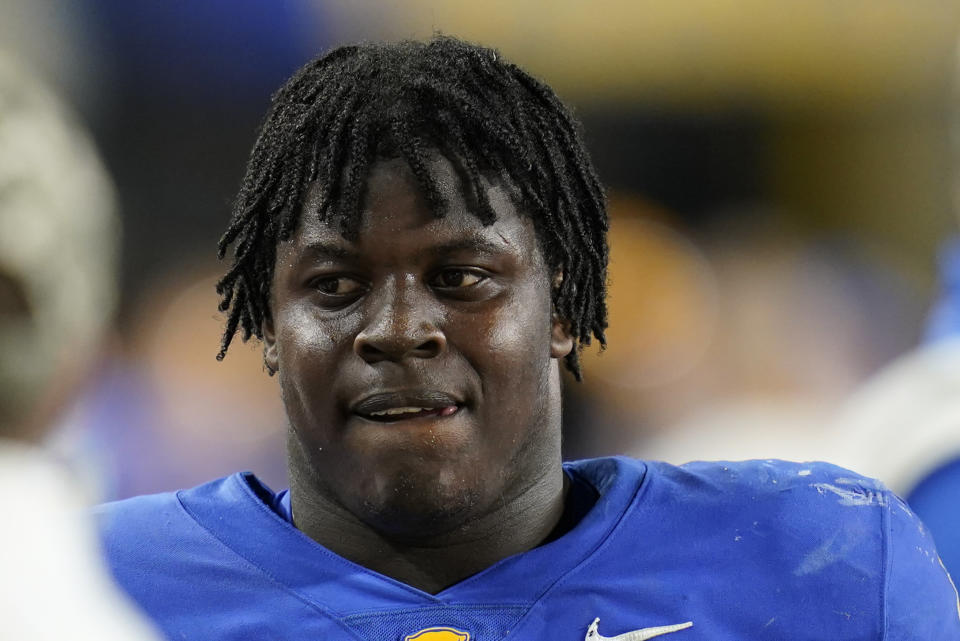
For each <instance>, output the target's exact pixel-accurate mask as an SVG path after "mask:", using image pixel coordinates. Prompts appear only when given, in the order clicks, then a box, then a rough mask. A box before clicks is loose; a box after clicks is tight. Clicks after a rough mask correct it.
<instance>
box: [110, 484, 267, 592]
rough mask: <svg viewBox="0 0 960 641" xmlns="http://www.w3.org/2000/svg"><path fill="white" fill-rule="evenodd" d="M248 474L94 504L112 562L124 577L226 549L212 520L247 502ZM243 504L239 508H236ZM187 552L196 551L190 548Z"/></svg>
mask: <svg viewBox="0 0 960 641" xmlns="http://www.w3.org/2000/svg"><path fill="white" fill-rule="evenodd" d="M243 487H245V484H244V481H243V477H242V475H240V474H235V475H232V476H228V477H225V478H222V479H218V480H215V481H211V482H210V483H206V484H204V485H200V486H197V487H195V488H192V489H187V490H179V491H176V492H164V493H160V494H150V495H145V496H137V497H134V498H129V499H124V500H121V501H114V502H111V503H105V504H102V505H99V506H97V507H95V508H94V509H93V516H94V518H95V520H96V523H97V526H98V530H99V532H100V537H101V540H102V544H103V548H104V552H105V554H106V557H107V561H108V563H109V564H110V565H111V566H112V567H113V568H114V571H115V573H117V574H118V575H120V577H121V578H122V577H123V575H125V574H130V575H138V574H142V575H143V576H147V574H146V570H147V569H153V568H157V567H161V566H162V567H165V568H168V569H172V568H177V567H180V566H185V565H189V564H190V563H191V562H196V561H197V560H198V559H199V558H200V557H201V556H204V557H206V558H212V557H215V556H217V555H218V554H223V552H222V548H223V546H222V544H221V543H220V542H219V541H218V540H217V538H216V537H215V536H214V535H213V533H212V532H211V531H210V527H209V523H210V522H212V521H213V522H215V521H216V520H217V519H222V518H223V514H224V513H227V512H229V510H230V508H231V506H237V505H242V504H243V503H244V502H245V501H246V502H250V501H251V498H248V497H246V496H245V494H248V493H245V492H244V491H243V489H242V488H243ZM236 509H238V508H236V507H234V510H236ZM186 551H192V552H191V553H186Z"/></svg>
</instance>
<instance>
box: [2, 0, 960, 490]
mask: <svg viewBox="0 0 960 641" xmlns="http://www.w3.org/2000/svg"><path fill="white" fill-rule="evenodd" d="M958 28H960V4H958V3H956V2H945V1H943V0H913V1H912V2H909V3H904V2H902V1H900V0H847V1H845V2H836V1H835V0H778V1H777V2H769V0H686V1H685V2H651V1H635V0H610V1H607V2H592V3H586V2H571V1H568V0H550V1H549V2H548V1H546V0H542V1H528V2H508V1H505V0H487V1H486V2H483V3H460V2H444V3H438V2H429V1H427V0H393V1H390V2H384V1H382V0H377V1H374V0H364V1H356V2H347V1H346V0H343V1H321V0H312V1H308V0H300V1H293V0H291V1H288V2H268V1H266V0H262V1H252V0H230V1H227V0H207V1H204V2H186V1H183V0H180V1H169V2H162V3H161V2H122V1H120V0H75V1H74V2H71V3H61V2H54V1H52V0H0V50H3V51H5V53H6V55H8V56H10V57H11V58H13V59H14V60H16V61H17V62H18V63H21V64H24V65H27V66H29V67H30V68H31V69H33V70H34V71H33V73H35V74H36V75H37V76H38V77H40V78H43V79H44V80H45V81H46V83H47V84H48V85H49V86H50V87H52V88H53V89H54V90H55V91H56V92H58V93H59V94H60V95H61V96H62V97H63V98H64V99H65V100H66V102H67V103H69V105H70V106H71V108H72V109H73V110H74V111H75V112H76V113H77V114H78V116H79V120H81V121H82V122H84V123H85V125H86V126H87V127H88V128H89V130H90V132H91V135H92V138H93V141H94V143H95V145H96V147H97V148H98V149H99V151H100V153H101V155H102V157H103V160H104V164H105V166H106V169H107V171H108V173H109V174H110V175H111V177H112V180H113V183H114V186H115V190H116V202H117V211H118V212H119V218H120V224H121V226H122V236H121V237H122V241H121V245H120V253H119V259H118V265H119V270H120V271H119V273H120V278H119V282H118V288H119V289H118V298H117V301H118V302H117V305H116V313H115V315H114V317H112V318H111V326H110V329H109V332H108V340H106V341H103V348H102V350H101V352H100V353H99V355H98V356H97V358H96V359H95V366H94V367H93V368H92V369H90V370H89V371H88V373H87V374H85V375H84V377H83V380H82V384H81V385H80V393H79V400H75V401H72V402H71V403H70V404H69V405H68V407H67V409H66V410H65V411H63V412H59V413H58V418H57V419H56V420H57V421H58V423H59V424H60V427H59V428H58V429H57V431H56V432H55V434H54V436H53V437H52V445H53V446H55V447H57V448H59V450H60V451H62V452H63V453H64V454H65V455H66V456H69V457H71V458H74V459H75V460H82V461H84V462H85V463H84V464H85V465H86V466H87V467H88V469H89V475H88V476H89V478H90V479H91V482H92V483H94V484H95V485H96V486H97V491H98V492H99V493H100V495H101V496H105V497H107V498H121V497H126V496H130V495H132V494H138V493H144V492H153V491H161V490H169V489H174V488H178V487H183V486H188V485H193V484H196V483H200V482H203V481H205V480H208V479H210V478H213V477H216V476H221V475H225V474H228V473H230V472H233V471H236V470H238V469H252V470H254V471H255V472H257V473H258V474H259V475H260V476H261V478H263V479H264V480H265V481H266V482H267V483H268V484H271V485H272V486H274V487H279V486H283V485H284V483H285V479H284V470H283V458H282V457H283V450H282V448H283V432H284V428H285V422H284V418H283V412H282V407H281V405H280V401H279V398H278V393H277V388H276V383H275V381H274V380H272V379H271V378H269V377H268V376H267V375H266V372H265V371H264V369H263V366H262V360H261V356H260V348H259V345H249V346H241V345H236V346H235V347H234V348H233V349H231V352H230V354H229V355H228V357H227V359H226V361H225V362H224V363H217V361H216V360H215V359H214V356H215V355H216V352H217V349H218V344H219V336H220V333H221V330H222V323H223V318H222V316H221V315H220V314H218V313H217V311H216V304H217V297H216V295H215V293H214V290H213V282H214V281H215V280H216V278H217V276H218V273H219V271H220V269H221V267H220V266H219V265H218V264H217V263H216V260H215V246H216V242H217V240H218V238H219V236H220V233H221V232H222V230H223V228H224V226H225V224H226V221H227V219H228V211H229V206H230V201H231V199H232V197H233V195H234V193H235V190H236V188H237V187H238V185H239V181H240V178H241V176H242V173H243V168H244V165H245V162H246V156H247V153H248V151H249V149H250V147H251V145H252V143H253V140H254V137H255V135H256V128H257V126H258V123H259V121H260V119H261V117H262V116H263V115H264V113H265V111H266V109H267V106H268V102H269V97H270V94H271V93H272V92H273V91H274V90H275V89H276V88H277V87H278V86H279V85H280V84H281V83H282V82H283V81H284V80H285V79H286V78H287V77H288V76H289V75H290V74H291V73H292V72H293V71H294V70H295V69H297V68H298V67H299V66H300V65H302V64H303V63H305V62H306V61H308V60H309V59H311V58H313V57H315V56H316V55H318V54H320V53H321V52H323V51H324V50H326V49H328V48H329V47H331V46H335V45H338V44H343V43H347V42H352V41H356V40H374V39H384V38H387V39H397V38H403V37H428V36H429V35H430V34H432V33H434V32H438V31H439V32H443V33H449V34H453V35H457V36H460V37H463V38H466V39H469V40H474V41H477V42H481V43H484V44H488V45H492V46H495V47H497V48H499V49H500V50H501V51H502V52H503V54H504V55H506V56H507V57H509V58H511V59H512V60H514V61H515V62H517V63H519V64H520V65H521V66H524V67H525V68H527V69H528V70H530V71H531V72H533V73H534V74H535V75H538V76H539V77H541V78H542V79H544V80H545V81H546V82H547V83H549V84H550V85H552V86H553V87H554V88H555V89H556V90H557V91H558V93H559V94H560V95H561V97H562V98H563V99H564V100H566V101H567V102H568V103H569V104H571V105H572V106H573V107H574V108H575V110H576V112H577V113H578V115H579V116H580V118H581V119H582V121H583V123H584V127H585V135H586V139H587V141H588V144H589V147H590V149H591V151H592V154H593V157H594V159H595V162H596V164H597V166H598V168H599V171H600V175H601V177H602V179H603V180H604V182H605V184H606V185H607V188H608V191H609V196H610V203H611V215H612V234H611V246H612V264H611V274H610V276H611V294H610V307H611V317H610V324H611V327H610V331H609V335H608V337H609V345H610V346H609V348H608V349H607V350H606V351H605V352H604V353H603V354H597V353H596V351H595V350H591V351H590V353H588V354H587V355H586V356H585V366H584V367H585V378H586V380H585V382H584V383H583V384H582V385H576V384H574V383H572V382H570V384H568V385H567V388H568V394H567V408H566V413H565V421H566V425H565V430H566V437H565V445H564V446H565V449H566V451H565V455H566V456H567V457H568V458H574V457H583V456H592V455H598V454H607V453H617V452H621V453H622V452H627V453H631V454H634V455H640V456H645V457H648V458H663V459H667V460H671V461H674V462H682V461H685V460H689V459H693V458H745V457H755V456H758V457H774V456H776V457H783V458H792V459H807V458H815V457H820V456H822V455H823V452H826V451H827V450H826V445H825V443H827V442H828V441H829V440H830V438H831V434H830V432H829V429H831V428H829V427H828V426H829V420H827V419H828V417H830V416H831V415H832V414H833V413H834V412H835V411H836V410H837V408H838V406H839V405H840V404H841V402H842V401H843V399H844V398H845V397H846V396H847V395H848V394H849V393H850V392H851V391H852V390H854V388H856V387H857V386H858V385H859V384H860V383H861V382H863V381H864V380H866V379H867V378H868V377H869V376H870V375H871V374H873V373H874V372H875V371H877V370H878V369H879V368H881V367H882V366H883V365H885V364H887V363H888V362H890V361H891V360H892V359H894V358H895V357H897V356H898V355H900V354H902V353H904V352H905V351H907V350H909V349H911V348H913V347H914V346H915V345H916V344H917V343H918V341H919V340H920V336H921V333H922V329H923V323H924V321H925V319H926V317H927V314H928V311H929V309H930V307H931V305H932V302H933V301H934V300H935V298H936V297H937V293H938V291H937V288H938V280H937V266H936V263H937V252H938V250H939V248H940V247H941V245H942V244H943V243H944V241H946V240H947V239H948V238H949V237H950V236H951V235H952V234H953V233H954V230H955V228H956V221H957V216H956V211H955V210H956V208H955V205H954V196H953V192H954V187H955V184H956V182H957V181H956V180H955V178H956V177H957V176H958V175H960V174H958V169H957V167H956V162H955V161H954V160H953V158H952V155H953V154H954V153H955V152H956V145H957V143H956V142H955V141H954V142H952V141H951V138H950V137H951V132H954V133H955V131H956V120H957V111H956V110H955V109H954V108H952V107H951V101H952V100H955V97H954V94H955V84H956V80H957V71H956V69H957V64H958V62H957V36H958ZM12 358H14V356H12V355H11V353H0V359H12Z"/></svg>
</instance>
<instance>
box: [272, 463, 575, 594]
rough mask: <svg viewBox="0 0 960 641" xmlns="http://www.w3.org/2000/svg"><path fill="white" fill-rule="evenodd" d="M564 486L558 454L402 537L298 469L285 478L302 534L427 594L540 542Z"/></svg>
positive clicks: (557, 512) (558, 509) (555, 518)
mask: <svg viewBox="0 0 960 641" xmlns="http://www.w3.org/2000/svg"><path fill="white" fill-rule="evenodd" d="M291 471H292V470H291ZM566 492H567V481H566V476H565V475H564V473H563V469H562V466H561V460H560V457H559V453H558V455H557V457H556V458H555V460H554V461H553V462H552V463H551V464H549V465H544V466H543V473H542V474H541V475H540V476H538V477H537V478H536V479H534V481H533V482H532V483H530V484H529V485H528V486H527V487H525V488H521V489H519V490H518V491H517V492H516V493H515V494H514V495H513V496H511V497H509V498H503V499H502V500H501V501H499V502H498V503H496V504H495V505H493V506H491V509H489V510H488V511H486V512H484V513H482V514H479V515H476V516H474V517H472V518H471V519H470V520H468V521H466V522H464V523H461V524H459V525H457V526H456V527H454V528H445V530H446V531H445V532H444V533H442V534H425V535H424V536H422V537H416V538H411V537H404V538H403V539H400V538H398V537H395V536H390V535H388V534H385V533H383V532H380V531H378V530H377V529H375V528H373V527H371V526H369V525H368V524H366V523H364V522H363V521H362V520H360V519H359V518H357V517H356V516H355V515H354V514H352V513H350V512H349V511H347V510H346V509H345V508H343V507H342V506H341V505H339V504H337V503H336V502H334V501H332V500H330V499H329V498H328V497H327V496H326V494H325V493H324V492H322V491H318V488H316V487H314V486H313V485H312V484H311V483H309V480H308V478H307V477H305V476H304V475H298V474H291V485H290V493H291V503H292V506H293V513H294V522H295V524H296V526H297V528H298V529H300V530H301V531H302V532H303V533H304V534H306V535H307V536H309V537H310V538H312V539H313V540H315V541H317V542H318V543H320V544H321V545H323V546H324V547H326V548H327V549H329V550H331V551H332V552H335V553H336V554H338V555H340V556H342V557H344V558H346V559H348V560H350V561H353V562H354V563H357V564H359V565H362V566H364V567H366V568H369V569H370V570H373V571H375V572H378V573H380V574H383V575H385V576H389V577H391V578H393V579H396V580H398V581H401V582H402V583H405V584H407V585H410V586H412V587H415V588H418V589H420V590H423V591H424V592H428V593H430V594H436V593H438V592H440V591H442V590H444V589H445V588H447V587H450V586H451V585H454V584H456V583H459V582H460V581H462V580H464V579H466V578H467V577H469V576H471V575H473V574H476V573H477V572H480V571H482V570H484V569H485V568H487V567H489V566H491V565H493V564H494V563H496V562H498V561H500V560H502V559H504V558H506V557H508V556H512V555H514V554H519V553H521V552H526V551H527V550H530V549H532V548H534V547H536V546H537V545H539V544H540V543H542V542H543V541H544V540H545V539H547V538H548V537H549V535H550V534H551V532H552V531H553V530H554V528H555V527H556V526H557V523H558V522H559V521H560V517H561V516H562V514H563V510H564V501H565V497H566Z"/></svg>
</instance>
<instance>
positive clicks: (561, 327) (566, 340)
mask: <svg viewBox="0 0 960 641" xmlns="http://www.w3.org/2000/svg"><path fill="white" fill-rule="evenodd" d="M572 350H573V336H571V335H570V322H569V321H565V320H562V319H561V318H560V317H559V316H557V315H556V314H554V315H553V318H552V319H551V331H550V356H552V357H553V358H563V357H565V356H566V355H567V354H569V353H570V352H571V351H572Z"/></svg>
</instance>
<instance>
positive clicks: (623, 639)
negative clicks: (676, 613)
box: [583, 617, 693, 641]
mask: <svg viewBox="0 0 960 641" xmlns="http://www.w3.org/2000/svg"><path fill="white" fill-rule="evenodd" d="M690 627H693V621H687V622H686V623H678V624H676V625H661V626H657V627H655V628H643V629H641V630H633V631H632V632H624V633H623V634H618V635H617V636H615V637H605V636H603V635H602V634H600V630H599V628H600V617H597V618H596V619H594V620H593V623H591V624H590V627H589V628H587V636H585V637H584V638H583V641H647V639H652V638H653V637H658V636H660V635H661V634H670V633H671V632H677V631H679V630H686V629H687V628H690Z"/></svg>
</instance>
